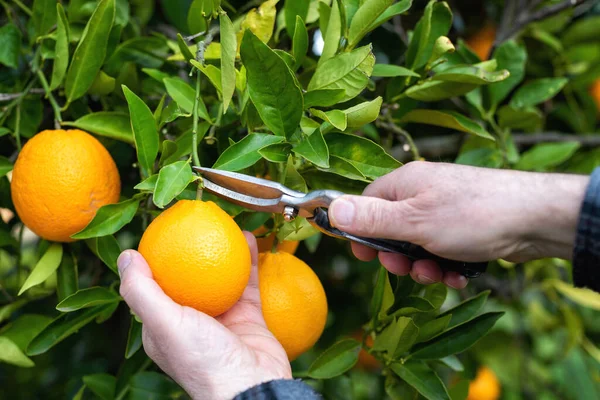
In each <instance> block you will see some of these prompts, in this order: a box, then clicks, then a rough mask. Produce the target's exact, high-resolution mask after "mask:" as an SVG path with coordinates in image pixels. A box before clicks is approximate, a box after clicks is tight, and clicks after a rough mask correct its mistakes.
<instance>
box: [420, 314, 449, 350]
mask: <svg viewBox="0 0 600 400" xmlns="http://www.w3.org/2000/svg"><path fill="white" fill-rule="evenodd" d="M451 319H452V315H450V314H447V315H444V316H442V317H438V318H436V319H432V320H431V321H428V322H426V323H424V324H423V325H421V326H420V328H419V336H417V340H416V341H415V343H421V342H426V341H428V340H430V339H431V338H434V337H435V336H437V335H439V334H440V333H442V332H443V331H445V330H446V329H447V328H448V325H449V324H450V320H451Z"/></svg>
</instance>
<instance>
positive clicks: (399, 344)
mask: <svg viewBox="0 0 600 400" xmlns="http://www.w3.org/2000/svg"><path fill="white" fill-rule="evenodd" d="M418 335H419V328H418V327H417V325H415V323H414V322H413V320H412V319H411V318H408V317H399V318H398V319H396V320H394V321H393V322H392V323H391V324H389V325H388V326H387V327H386V328H385V329H384V330H383V331H382V332H381V333H380V334H378V335H377V337H376V338H375V343H374V344H373V350H377V351H385V352H387V354H388V356H389V357H390V358H393V359H396V358H398V357H400V356H401V355H402V354H403V353H405V352H407V351H408V350H409V349H410V348H411V347H412V345H413V344H414V343H415V340H416V339H417V336H418Z"/></svg>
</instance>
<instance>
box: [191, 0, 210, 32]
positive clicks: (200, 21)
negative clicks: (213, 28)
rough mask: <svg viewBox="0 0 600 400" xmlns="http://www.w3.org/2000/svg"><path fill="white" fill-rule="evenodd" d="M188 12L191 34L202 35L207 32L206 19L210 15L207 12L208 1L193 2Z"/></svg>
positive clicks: (195, 0) (196, 0)
mask: <svg viewBox="0 0 600 400" xmlns="http://www.w3.org/2000/svg"><path fill="white" fill-rule="evenodd" d="M191 3H192V4H190V8H189V9H188V12H187V26H188V30H189V31H190V33H200V32H204V31H206V28H207V26H206V19H207V18H208V17H209V15H208V14H209V13H208V12H206V11H208V10H207V7H206V5H207V4H206V3H207V1H206V0H192V2H191Z"/></svg>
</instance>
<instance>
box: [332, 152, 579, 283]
mask: <svg viewBox="0 0 600 400" xmlns="http://www.w3.org/2000/svg"><path fill="white" fill-rule="evenodd" d="M588 180H589V178H588V177H586V176H578V175H564V174H542V173H530V172H521V171H510V170H496V169H487V168H476V167H469V166H462V165H455V164H444V163H429V162H412V163H409V164H406V165H405V166H403V167H401V168H399V169H397V170H396V171H394V172H391V173H390V174H388V175H386V176H383V177H381V178H379V179H377V180H376V181H375V182H373V183H372V184H371V185H369V186H368V187H367V188H366V189H365V191H364V193H363V196H343V197H341V198H339V199H336V200H335V201H333V202H332V203H331V206H330V208H329V218H330V220H331V223H332V225H333V226H335V227H336V228H339V229H342V230H344V231H346V232H349V233H352V234H355V235H360V236H366V237H373V238H386V239H395V240H402V241H408V242H412V243H415V244H417V245H420V246H423V247H424V248H425V249H427V250H428V251H430V252H432V253H434V254H437V255H439V256H441V257H445V258H450V259H455V260H460V261H469V262H475V261H488V260H493V259H498V258H503V259H506V260H509V261H526V260H530V259H535V258H540V257H561V258H570V256H571V251H572V247H573V242H574V240H575V230H576V226H577V220H578V216H579V210H580V207H581V203H582V201H583V197H584V193H585V189H586V186H587V183H588ZM352 249H353V251H354V254H355V255H356V257H358V258H359V259H361V260H364V261H368V260H371V259H373V258H375V257H376V256H377V254H378V253H377V252H376V251H375V250H373V249H370V248H368V247H365V246H362V245H359V244H356V243H352ZM379 259H380V261H381V263H382V264H383V265H384V266H385V267H386V268H387V269H388V270H389V271H391V272H393V273H395V274H398V275H406V274H408V273H410V274H411V276H412V277H413V279H414V280H416V281H417V282H419V283H422V284H430V283H435V282H440V281H443V282H444V283H445V284H446V285H448V286H451V287H454V288H463V287H464V286H466V284H467V279H466V278H465V277H464V276H462V275H459V274H458V273H456V272H446V273H443V272H442V270H441V269H440V268H439V266H438V265H437V264H436V263H435V262H433V261H431V260H419V261H415V262H411V261H410V260H409V259H408V258H407V257H405V256H403V255H400V254H394V253H384V252H380V253H379Z"/></svg>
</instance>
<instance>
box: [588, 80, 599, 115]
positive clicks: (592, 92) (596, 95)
mask: <svg viewBox="0 0 600 400" xmlns="http://www.w3.org/2000/svg"><path fill="white" fill-rule="evenodd" d="M590 95H591V96H592V98H593V99H594V101H595V102H596V108H597V109H598V112H599V113H600V79H596V80H595V81H594V83H592V86H591V87H590Z"/></svg>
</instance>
